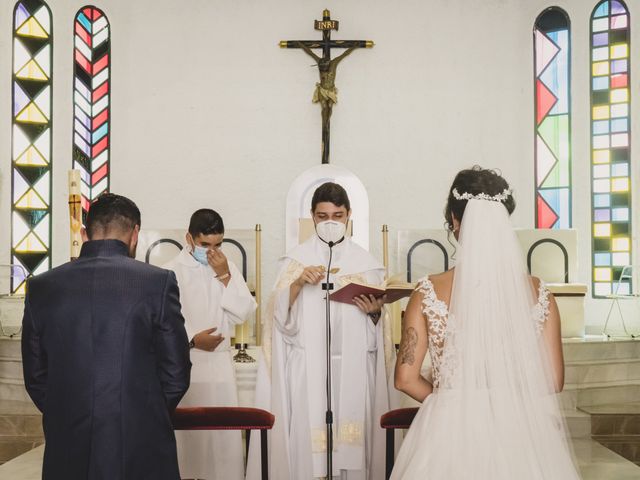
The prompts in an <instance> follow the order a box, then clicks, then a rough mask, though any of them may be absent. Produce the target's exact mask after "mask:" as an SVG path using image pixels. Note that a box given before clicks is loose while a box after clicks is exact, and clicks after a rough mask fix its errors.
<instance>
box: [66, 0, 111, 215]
mask: <svg viewBox="0 0 640 480" xmlns="http://www.w3.org/2000/svg"><path fill="white" fill-rule="evenodd" d="M73 55H74V56H73V59H74V63H73V81H74V86H73V88H74V92H73V100H74V106H73V112H74V113H73V116H74V118H73V168H75V169H78V170H80V178H81V181H82V185H81V191H82V211H83V217H84V216H86V212H87V211H88V208H89V204H90V203H91V201H92V200H93V199H95V198H96V197H98V196H99V195H100V194H101V193H104V192H107V191H109V174H110V163H109V146H110V136H111V135H110V131H111V125H110V90H111V80H110V68H109V66H110V61H111V53H110V28H109V21H108V20H107V17H106V16H105V15H104V13H103V12H102V11H101V10H99V9H97V8H96V7H91V6H89V7H83V8H81V9H80V10H79V11H78V14H77V15H76V18H75V21H74V52H73Z"/></svg>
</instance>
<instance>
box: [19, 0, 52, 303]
mask: <svg viewBox="0 0 640 480" xmlns="http://www.w3.org/2000/svg"><path fill="white" fill-rule="evenodd" d="M52 40H53V38H52V31H51V12H50V10H49V7H47V5H46V4H45V2H43V1H40V0H29V1H21V2H18V3H17V4H16V6H15V9H14V14H13V58H14V61H13V75H12V97H13V100H12V103H13V111H12V123H13V129H12V139H11V141H12V148H11V151H12V174H11V179H12V181H11V190H12V193H11V199H12V222H11V259H12V263H13V264H15V265H17V266H19V267H21V268H23V269H24V272H25V273H26V276H24V275H22V274H21V275H19V276H18V277H13V278H12V282H11V291H12V292H13V293H24V292H25V280H26V278H27V277H28V276H30V275H34V274H38V273H41V272H44V271H46V270H48V269H49V268H51V222H50V218H51V163H52V162H51V127H52V123H51V112H52V109H51V106H52V98H51V86H52V69H51V65H52V54H53V50H52ZM15 271H16V272H17V271H20V272H22V270H21V269H20V268H18V269H15Z"/></svg>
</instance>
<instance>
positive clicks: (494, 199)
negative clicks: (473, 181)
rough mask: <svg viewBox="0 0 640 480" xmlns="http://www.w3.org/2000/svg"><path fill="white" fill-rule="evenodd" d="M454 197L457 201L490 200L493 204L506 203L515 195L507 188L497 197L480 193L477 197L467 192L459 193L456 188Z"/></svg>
mask: <svg viewBox="0 0 640 480" xmlns="http://www.w3.org/2000/svg"><path fill="white" fill-rule="evenodd" d="M451 193H453V196H454V198H455V199H456V200H489V201H491V202H504V201H505V200H506V199H507V198H509V195H511V194H512V193H513V190H511V188H505V189H504V190H503V191H502V193H498V194H497V195H493V196H492V195H487V194H486V193H478V194H476V195H474V194H472V193H468V192H465V193H463V194H460V193H458V189H457V188H454V189H453V191H452V192H451Z"/></svg>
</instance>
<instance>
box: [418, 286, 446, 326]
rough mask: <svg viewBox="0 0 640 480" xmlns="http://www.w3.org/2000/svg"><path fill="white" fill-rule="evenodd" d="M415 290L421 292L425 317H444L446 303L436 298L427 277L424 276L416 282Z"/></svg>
mask: <svg viewBox="0 0 640 480" xmlns="http://www.w3.org/2000/svg"><path fill="white" fill-rule="evenodd" d="M416 291H418V292H420V293H422V312H423V313H424V314H425V316H426V317H427V318H436V317H438V318H445V317H446V316H447V314H448V311H447V304H446V303H444V302H442V301H440V300H439V299H438V297H437V296H436V291H435V290H434V288H433V283H431V280H429V277H424V278H423V279H422V280H420V281H419V282H418V285H417V286H416Z"/></svg>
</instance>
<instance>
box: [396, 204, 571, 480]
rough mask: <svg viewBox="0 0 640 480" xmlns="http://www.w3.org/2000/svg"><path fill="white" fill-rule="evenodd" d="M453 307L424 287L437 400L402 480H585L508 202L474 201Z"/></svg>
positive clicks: (540, 305)
mask: <svg viewBox="0 0 640 480" xmlns="http://www.w3.org/2000/svg"><path fill="white" fill-rule="evenodd" d="M459 244H460V248H459V252H458V261H457V265H456V271H455V276H454V284H453V289H452V294H451V306H450V307H448V306H447V304H446V303H445V302H443V301H441V300H439V299H438V298H437V296H436V293H435V291H434V288H433V285H432V283H431V282H430V281H429V279H428V278H425V279H423V280H422V281H421V282H420V283H419V285H418V288H417V290H418V291H419V292H420V293H421V294H422V308H423V316H424V318H425V321H426V322H427V332H428V351H429V355H430V357H431V362H432V366H433V379H432V383H433V387H434V390H433V393H432V394H431V395H429V396H428V397H427V398H426V399H425V401H424V402H423V404H422V406H421V407H420V410H419V411H418V414H417V415H416V417H415V419H414V421H413V424H412V425H411V428H410V429H409V432H408V433H407V436H406V437H405V439H404V441H403V444H402V447H401V450H400V452H399V454H398V457H397V459H396V463H395V468H394V470H393V473H392V475H391V478H392V479H394V480H422V479H425V480H551V479H553V480H574V479H575V480H578V479H579V478H580V477H579V475H578V473H577V471H576V467H575V465H574V462H573V459H572V455H571V451H570V447H569V444H568V441H567V433H566V432H567V430H566V427H565V425H564V421H563V418H562V415H561V413H560V409H559V406H558V402H557V400H556V397H555V391H554V387H553V381H552V378H553V377H552V374H551V368H550V365H549V362H548V355H547V352H546V351H545V347H544V342H543V341H542V332H543V329H544V325H545V322H546V320H547V317H548V314H549V291H548V290H547V288H546V287H545V285H544V284H543V283H541V284H540V287H539V289H538V292H537V295H534V290H533V288H532V285H531V281H530V277H529V276H528V272H527V271H526V268H525V266H524V264H523V260H522V254H521V252H520V247H519V244H518V242H517V239H516V237H515V233H514V232H513V228H512V227H511V224H510V220H509V216H508V213H507V211H506V209H505V208H504V206H503V205H502V204H501V203H500V202H495V201H487V200H477V199H474V200H470V201H469V202H468V204H467V207H466V209H465V213H464V217H463V220H462V225H461V230H460V238H459Z"/></svg>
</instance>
